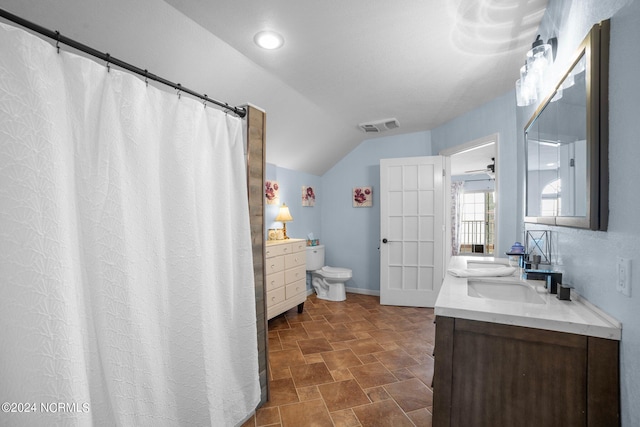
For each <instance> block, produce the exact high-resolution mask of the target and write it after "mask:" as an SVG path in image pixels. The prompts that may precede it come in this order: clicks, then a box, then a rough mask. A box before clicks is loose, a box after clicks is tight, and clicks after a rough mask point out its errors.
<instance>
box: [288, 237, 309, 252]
mask: <svg viewBox="0 0 640 427" xmlns="http://www.w3.org/2000/svg"><path fill="white" fill-rule="evenodd" d="M291 251H292V252H302V253H306V252H307V242H306V241H304V240H303V241H301V242H294V243H292V244H291Z"/></svg>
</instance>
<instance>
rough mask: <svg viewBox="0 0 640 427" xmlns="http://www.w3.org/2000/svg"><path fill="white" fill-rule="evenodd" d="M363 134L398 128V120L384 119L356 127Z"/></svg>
mask: <svg viewBox="0 0 640 427" xmlns="http://www.w3.org/2000/svg"><path fill="white" fill-rule="evenodd" d="M358 127H359V128H360V129H362V130H363V131H364V132H365V133H380V132H385V131H388V130H391V129H396V128H399V127H400V123H398V119H384V120H378V121H376V122H370V123H360V124H359V125H358Z"/></svg>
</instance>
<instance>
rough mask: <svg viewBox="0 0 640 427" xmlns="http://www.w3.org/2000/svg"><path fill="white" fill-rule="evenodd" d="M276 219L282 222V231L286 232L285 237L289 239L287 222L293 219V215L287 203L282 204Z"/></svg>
mask: <svg viewBox="0 0 640 427" xmlns="http://www.w3.org/2000/svg"><path fill="white" fill-rule="evenodd" d="M275 221H280V222H281V223H282V232H283V234H284V236H283V237H284V238H285V239H288V238H289V236H287V222H289V221H293V217H292V216H291V212H289V206H287V205H286V204H284V203H283V204H282V206H280V210H279V211H278V215H277V216H276V219H275Z"/></svg>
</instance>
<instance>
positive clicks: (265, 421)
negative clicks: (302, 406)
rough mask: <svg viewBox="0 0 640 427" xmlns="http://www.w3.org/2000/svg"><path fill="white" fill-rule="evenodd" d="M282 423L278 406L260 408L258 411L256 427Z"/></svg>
mask: <svg viewBox="0 0 640 427" xmlns="http://www.w3.org/2000/svg"><path fill="white" fill-rule="evenodd" d="M273 424H280V411H279V410H278V407H277V406H274V407H271V408H260V409H258V410H257V411H256V427H261V426H268V425H273Z"/></svg>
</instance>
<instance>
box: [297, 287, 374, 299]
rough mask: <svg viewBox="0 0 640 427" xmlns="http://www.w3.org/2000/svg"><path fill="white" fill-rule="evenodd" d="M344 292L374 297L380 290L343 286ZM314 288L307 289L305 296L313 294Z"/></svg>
mask: <svg viewBox="0 0 640 427" xmlns="http://www.w3.org/2000/svg"><path fill="white" fill-rule="evenodd" d="M344 290H345V292H349V293H350V294H360V295H373V296H376V297H379V296H380V291H376V290H373V289H362V288H349V287H345V288H344ZM315 293H316V292H315V290H314V289H313V288H312V289H307V296H310V295H313V294H315Z"/></svg>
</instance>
